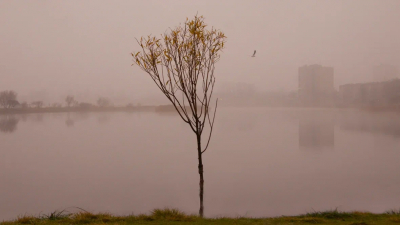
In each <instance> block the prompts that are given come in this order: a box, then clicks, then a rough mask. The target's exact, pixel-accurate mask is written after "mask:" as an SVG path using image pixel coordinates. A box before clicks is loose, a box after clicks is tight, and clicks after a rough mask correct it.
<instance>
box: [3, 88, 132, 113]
mask: <svg viewBox="0 0 400 225" xmlns="http://www.w3.org/2000/svg"><path fill="white" fill-rule="evenodd" d="M17 96H18V94H17V92H15V91H12V90H6V91H1V92H0V108H4V109H11V108H22V109H26V108H43V107H45V104H44V102H43V101H33V102H31V103H30V104H28V103H27V102H22V103H20V102H19V101H18V100H17ZM65 105H66V107H68V108H69V107H78V108H91V107H101V108H105V107H113V106H114V104H113V103H112V101H111V100H110V99H108V98H106V97H100V98H98V99H97V102H96V105H95V104H92V103H88V102H78V101H77V100H75V97H74V96H73V95H68V96H67V97H66V98H65ZM46 106H47V107H50V108H61V107H63V106H62V104H61V103H53V104H49V105H46ZM126 107H133V104H128V105H127V106H126Z"/></svg>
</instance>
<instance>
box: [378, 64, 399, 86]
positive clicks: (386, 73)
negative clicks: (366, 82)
mask: <svg viewBox="0 0 400 225" xmlns="http://www.w3.org/2000/svg"><path fill="white" fill-rule="evenodd" d="M396 78H399V71H398V70H397V68H396V67H395V66H392V65H387V64H381V65H379V66H375V67H374V68H373V70H372V81H373V82H383V81H390V80H393V79H396Z"/></svg>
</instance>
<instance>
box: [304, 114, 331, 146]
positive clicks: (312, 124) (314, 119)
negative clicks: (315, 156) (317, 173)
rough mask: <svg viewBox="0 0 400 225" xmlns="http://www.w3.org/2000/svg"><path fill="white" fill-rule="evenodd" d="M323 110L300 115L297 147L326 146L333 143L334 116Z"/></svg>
mask: <svg viewBox="0 0 400 225" xmlns="http://www.w3.org/2000/svg"><path fill="white" fill-rule="evenodd" d="M324 113H325V112H321V113H316V112H312V113H309V114H304V115H300V118H299V119H300V121H299V147H300V148H326V147H333V146H334V144H335V134H334V116H333V115H332V114H329V113H327V115H324Z"/></svg>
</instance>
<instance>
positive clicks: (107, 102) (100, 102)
mask: <svg viewBox="0 0 400 225" xmlns="http://www.w3.org/2000/svg"><path fill="white" fill-rule="evenodd" d="M97 105H98V106H99V107H109V106H111V101H110V100H109V99H108V98H103V97H100V98H99V99H97Z"/></svg>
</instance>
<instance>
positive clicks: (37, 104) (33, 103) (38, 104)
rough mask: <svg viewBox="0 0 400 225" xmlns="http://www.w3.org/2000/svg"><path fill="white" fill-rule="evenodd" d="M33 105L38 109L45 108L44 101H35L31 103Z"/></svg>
mask: <svg viewBox="0 0 400 225" xmlns="http://www.w3.org/2000/svg"><path fill="white" fill-rule="evenodd" d="M31 105H33V106H35V107H36V108H38V109H39V108H42V106H43V101H34V102H32V103H31Z"/></svg>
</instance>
